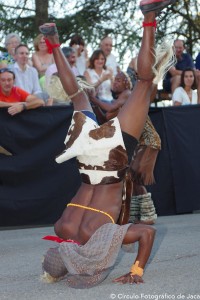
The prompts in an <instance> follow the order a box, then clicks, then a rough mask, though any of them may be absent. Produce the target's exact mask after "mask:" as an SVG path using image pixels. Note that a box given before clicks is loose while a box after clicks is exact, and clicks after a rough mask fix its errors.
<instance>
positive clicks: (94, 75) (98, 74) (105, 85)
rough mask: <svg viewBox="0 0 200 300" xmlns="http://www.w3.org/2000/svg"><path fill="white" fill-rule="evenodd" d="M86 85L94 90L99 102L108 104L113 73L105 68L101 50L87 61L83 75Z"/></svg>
mask: <svg viewBox="0 0 200 300" xmlns="http://www.w3.org/2000/svg"><path fill="white" fill-rule="evenodd" d="M84 76H85V78H86V80H87V82H88V83H90V84H93V85H94V86H95V88H96V96H97V97H98V98H99V99H100V100H101V101H107V102H110V101H112V100H113V97H112V92H111V88H112V82H113V72H112V70H111V69H108V68H106V57H105V54H104V52H103V51H102V50H100V49H99V50H95V51H94V52H93V54H92V56H91V58H90V60H89V67H88V68H87V70H86V71H85V73H84Z"/></svg>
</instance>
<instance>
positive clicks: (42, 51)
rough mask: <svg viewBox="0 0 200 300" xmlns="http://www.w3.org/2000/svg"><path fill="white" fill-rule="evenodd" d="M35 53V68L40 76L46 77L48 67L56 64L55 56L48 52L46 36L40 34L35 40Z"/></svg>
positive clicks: (33, 56)
mask: <svg viewBox="0 0 200 300" xmlns="http://www.w3.org/2000/svg"><path fill="white" fill-rule="evenodd" d="M34 48H35V52H34V53H33V55H32V61H33V66H34V67H35V68H36V69H37V71H38V73H39V76H40V77H42V76H44V74H45V72H46V70H47V68H48V66H50V65H51V64H53V63H54V58H53V54H52V53H49V52H48V48H47V45H46V42H45V40H44V35H43V34H39V35H38V36H37V37H36V38H35V39H34Z"/></svg>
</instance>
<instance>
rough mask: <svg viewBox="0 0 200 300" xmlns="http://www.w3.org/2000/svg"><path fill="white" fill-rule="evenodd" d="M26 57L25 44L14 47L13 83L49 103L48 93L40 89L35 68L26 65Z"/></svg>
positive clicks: (26, 48)
mask: <svg viewBox="0 0 200 300" xmlns="http://www.w3.org/2000/svg"><path fill="white" fill-rule="evenodd" d="M28 57H29V49H28V46H27V45H23V44H20V45H19V46H17V47H16V49H15V60H16V62H15V63H14V65H13V67H12V70H13V71H14V73H15V85H16V86H18V87H20V88H21V89H23V90H25V91H27V92H28V93H30V94H35V95H36V96H37V97H38V98H41V99H43V100H44V101H45V103H49V102H48V101H49V96H48V94H47V93H46V92H44V91H42V89H41V86H40V83H39V79H38V72H37V70H36V69H35V68H34V67H31V66H29V65H28ZM50 102H51V101H50Z"/></svg>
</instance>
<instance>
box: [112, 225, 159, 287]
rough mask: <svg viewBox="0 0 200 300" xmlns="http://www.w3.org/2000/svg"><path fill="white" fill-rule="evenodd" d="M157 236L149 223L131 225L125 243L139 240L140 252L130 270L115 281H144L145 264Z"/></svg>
mask: <svg viewBox="0 0 200 300" xmlns="http://www.w3.org/2000/svg"><path fill="white" fill-rule="evenodd" d="M154 237H155V229H154V228H153V227H152V226H148V225H145V226H143V225H139V224H137V225H131V226H130V227H129V229H128V231H127V233H126V235H125V238H124V241H123V244H131V243H134V242H136V241H138V242H139V247H138V254H137V257H136V259H135V262H134V264H133V265H132V266H131V268H130V272H129V273H127V274H125V275H123V276H121V277H119V278H116V279H115V280H114V282H121V283H142V282H143V279H142V275H143V270H144V268H145V265H146V263H147V261H148V259H149V256H150V253H151V249H152V246H153V241H154Z"/></svg>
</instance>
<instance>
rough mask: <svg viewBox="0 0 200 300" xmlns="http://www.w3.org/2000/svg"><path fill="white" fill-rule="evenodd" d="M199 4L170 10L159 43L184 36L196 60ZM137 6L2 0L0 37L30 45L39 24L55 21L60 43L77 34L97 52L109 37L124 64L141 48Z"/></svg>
mask: <svg viewBox="0 0 200 300" xmlns="http://www.w3.org/2000/svg"><path fill="white" fill-rule="evenodd" d="M198 1H199V0H182V1H178V2H177V4H175V5H173V7H169V8H167V9H166V13H165V14H163V15H162V16H161V17H160V21H159V22H158V28H157V40H158V41H160V40H161V39H162V38H163V37H166V36H167V37H168V38H169V37H171V39H175V38H178V37H181V38H183V39H184V40H185V41H186V45H187V48H188V51H189V52H190V53H191V54H193V56H194V57H195V55H196V54H197V51H199V49H198V48H197V46H198V43H199V36H200V11H199V9H200V8H199V5H198ZM12 3H13V4H12ZM138 4H139V1H133V0H118V1H116V0H43V1H42V6H41V0H35V5H34V6H33V4H32V1H31V0H15V1H14V0H13V1H11V0H10V1H9V5H8V4H4V1H2V0H0V19H1V37H2V39H3V37H4V36H5V35H6V34H8V33H10V32H18V33H19V34H20V36H21V37H22V39H23V42H27V43H29V44H30V43H32V40H33V38H34V37H35V36H36V35H37V34H38V33H39V32H38V24H41V22H47V21H51V22H52V21H54V22H56V24H57V26H58V30H59V35H60V38H61V42H66V41H68V40H69V39H70V37H71V36H72V35H73V34H75V33H78V34H80V35H82V37H83V38H84V39H85V41H86V42H87V43H89V44H90V45H91V46H92V48H93V49H95V48H97V47H98V46H99V42H100V39H101V38H102V37H104V36H105V35H108V34H109V35H110V36H111V37H112V38H113V41H114V45H115V48H116V49H117V52H118V53H119V57H120V61H123V58H124V55H125V54H127V52H129V53H130V55H132V56H134V55H135V53H136V52H137V49H138V48H139V46H140V41H141V34H142V29H141V24H142V15H141V13H140V11H139V9H138ZM41 7H42V9H41ZM36 11H37V14H36V13H35V12H36ZM45 16H46V17H45Z"/></svg>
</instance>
